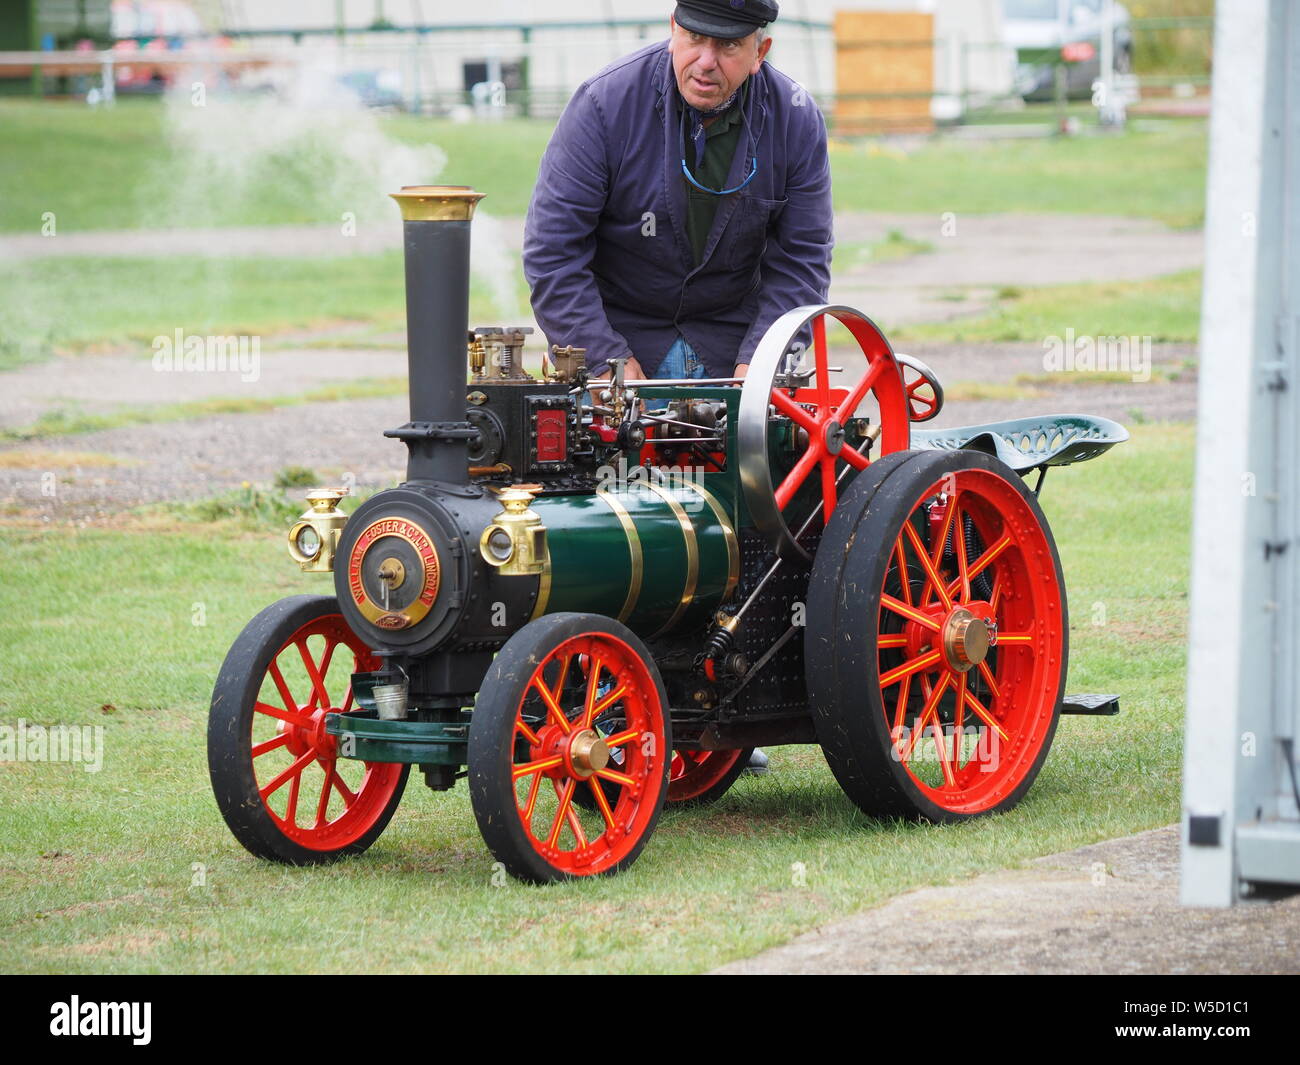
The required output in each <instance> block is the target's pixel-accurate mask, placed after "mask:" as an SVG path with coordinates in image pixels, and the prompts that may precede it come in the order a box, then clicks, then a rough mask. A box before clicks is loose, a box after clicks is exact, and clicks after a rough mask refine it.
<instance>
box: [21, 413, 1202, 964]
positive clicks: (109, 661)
mask: <svg viewBox="0 0 1300 1065" xmlns="http://www.w3.org/2000/svg"><path fill="white" fill-rule="evenodd" d="M1192 448H1193V430H1192V428H1191V427H1190V426H1186V425H1177V426H1160V427H1151V426H1147V427H1140V428H1138V430H1137V431H1136V432H1135V433H1134V439H1133V441H1132V442H1131V443H1129V444H1125V445H1122V446H1121V447H1119V448H1117V449H1116V450H1115V451H1114V452H1112V453H1110V454H1109V455H1107V456H1105V457H1104V458H1102V459H1101V460H1099V461H1096V462H1090V463H1086V464H1084V465H1082V466H1078V467H1075V468H1072V469H1069V470H1061V471H1056V472H1054V473H1053V475H1052V476H1051V477H1050V478H1049V479H1048V483H1047V485H1046V488H1045V490H1044V504H1045V507H1046V511H1047V514H1048V517H1049V519H1050V520H1051V521H1052V523H1053V527H1054V529H1055V532H1056V536H1057V540H1058V543H1059V546H1060V550H1061V557H1062V563H1063V566H1064V569H1065V573H1066V579H1067V582H1068V585H1069V588H1070V594H1071V620H1072V624H1071V634H1070V639H1071V650H1072V664H1071V681H1070V688H1071V690H1072V691H1110V692H1118V693H1119V694H1120V695H1121V697H1122V700H1123V705H1124V713H1123V714H1122V715H1121V716H1120V717H1119V718H1117V719H1092V718H1066V719H1064V721H1063V722H1062V725H1061V728H1060V730H1059V732H1058V734H1057V739H1056V744H1055V747H1054V750H1053V753H1052V754H1051V756H1050V757H1049V759H1048V761H1047V764H1046V767H1045V769H1044V771H1043V773H1042V775H1041V776H1040V777H1039V780H1038V783H1037V784H1036V785H1035V787H1034V789H1033V790H1032V791H1031V792H1030V794H1029V796H1028V798H1027V799H1026V801H1025V802H1024V803H1022V804H1021V805H1020V806H1019V807H1018V808H1016V809H1015V810H1013V811H1010V812H1009V813H1007V814H1004V815H1001V816H999V817H996V818H990V819H985V820H981V821H977V822H973V823H970V824H966V825H961V826H947V827H933V826H915V825H905V824H895V823H879V822H874V821H871V820H868V819H867V818H865V817H863V816H862V815H860V814H859V813H857V812H856V810H855V809H854V808H853V807H852V806H850V804H849V803H848V801H847V800H846V799H845V798H844V797H843V796H842V794H841V793H840V791H839V789H838V788H837V786H836V784H835V782H834V780H833V779H832V778H831V775H830V772H829V770H828V769H827V768H826V766H825V763H824V761H823V760H822V757H821V755H820V753H819V752H818V751H817V750H816V749H815V748H778V749H775V750H774V751H773V752H772V754H773V764H774V766H775V767H776V768H775V771H774V772H772V773H771V774H769V775H768V776H766V777H763V778H753V779H744V780H742V781H741V782H740V783H739V784H738V785H737V786H736V788H735V789H734V790H733V791H732V792H731V793H730V794H729V795H728V796H727V797H726V798H725V799H724V800H722V801H721V802H720V803H719V804H718V805H716V806H715V807H713V808H712V809H710V810H705V811H698V812H670V813H666V814H665V816H664V817H663V819H662V820H661V822H660V825H659V830H658V832H657V834H656V836H655V838H654V839H653V840H652V841H651V843H650V845H649V846H648V847H647V849H646V851H645V852H644V854H643V855H642V857H641V859H640V860H639V861H638V862H637V864H636V865H635V866H634V867H633V869H632V870H631V871H630V872H629V873H628V874H627V875H624V876H621V877H618V878H614V879H602V880H599V881H596V882H583V883H576V884H565V885H559V886H554V887H550V888H545V889H538V888H530V887H525V886H522V885H519V884H516V883H514V882H512V881H510V882H506V883H504V884H501V885H499V886H497V885H494V883H493V878H492V858H491V856H490V854H489V853H488V851H487V850H486V848H485V847H484V846H483V844H482V842H481V840H480V839H479V836H478V832H477V829H476V826H475V824H474V820H473V815H472V812H471V810H470V805H469V799H468V795H467V793H466V791H465V789H464V788H463V787H462V788H458V790H456V791H453V792H451V793H449V794H445V795H435V794H433V793H431V792H428V791H426V790H425V789H424V788H423V786H422V785H420V784H418V783H417V780H418V777H417V778H414V779H413V780H412V782H411V784H410V786H409V788H408V791H407V796H406V799H405V801H404V803H403V806H402V808H401V809H400V810H399V811H398V814H397V816H396V818H395V819H394V821H393V824H392V825H391V826H390V827H389V829H388V831H387V833H386V834H385V835H384V837H383V838H382V839H381V840H380V841H379V842H378V843H377V844H376V845H375V846H374V847H373V848H372V849H371V850H370V851H369V852H368V853H367V854H366V855H364V856H362V857H361V858H359V859H355V860H352V861H349V862H346V863H343V864H340V865H337V866H333V867H330V868H318V869H288V868H282V867H278V866H272V865H268V864H264V863H262V862H259V861H257V860H255V859H253V858H252V857H251V856H249V855H248V854H246V853H245V852H244V851H243V850H242V849H241V848H240V847H239V846H238V844H236V843H235V841H234V839H233V838H232V837H231V836H230V834H229V833H228V831H227V830H226V827H225V825H224V823H223V822H222V820H221V818H220V816H219V814H218V813H217V810H216V806H215V803H214V801H213V799H212V796H211V794H210V792H209V786H208V781H207V770H206V759H205V753H204V743H205V737H204V728H205V718H206V710H207V702H208V699H209V696H210V692H211V687H212V682H213V679H214V677H215V675H216V672H217V669H218V667H219V666H220V663H221V660H222V658H223V656H224V654H225V651H226V648H227V647H228V646H229V644H230V642H231V641H232V640H233V638H234V637H235V635H236V634H237V633H238V631H239V630H240V629H241V628H242V626H243V625H244V624H245V622H246V621H247V620H248V619H249V618H250V617H251V616H252V615H253V614H254V613H255V612H256V611H257V610H259V609H261V607H263V606H265V605H266V604H268V603H270V602H271V601H273V600H275V599H277V598H279V597H281V596H287V595H292V594H296V593H299V592H304V591H315V592H322V591H326V590H327V589H328V586H329V585H328V580H327V579H322V578H310V577H307V576H304V575H302V574H299V573H297V572H296V570H294V569H293V568H292V567H291V564H290V563H289V561H288V559H287V558H286V557H285V555H284V549H283V546H282V538H281V537H280V535H279V534H278V533H276V532H274V531H271V530H268V531H267V532H265V533H262V534H248V533H244V532H240V531H239V529H238V527H236V526H219V527H216V528H215V529H214V528H211V527H207V526H199V527H197V528H196V527H195V526H193V525H188V524H184V523H175V522H172V523H167V522H165V521H163V523H162V524H161V525H159V526H158V527H157V528H155V529H153V530H152V531H151V532H150V533H149V534H142V533H140V532H126V531H107V530H86V531H80V532H77V531H71V530H62V529H33V530H28V529H19V528H14V527H0V568H2V569H3V572H4V573H5V580H4V582H3V584H2V585H0V674H2V675H3V677H4V681H5V683H4V686H3V688H0V724H6V725H15V724H16V723H17V721H18V720H19V719H20V718H21V719H24V720H26V721H27V722H29V723H42V724H53V723H62V724H68V725H99V726H103V728H104V736H105V739H104V743H105V752H106V753H105V756H104V761H103V767H102V770H101V771H100V772H97V773H88V772H86V771H85V770H84V768H83V767H81V766H78V765H72V764H50V763H27V762H22V763H17V762H14V763H3V764H0V825H2V826H3V829H4V831H3V832H2V833H0V969H2V970H3V971H6V972H55V971H57V972H78V973H79V972H103V971H111V972H140V971H148V972H188V971H196V970H198V971H221V972H264V971H276V972H309V971H317V970H325V971H331V972H334V971H337V972H380V971H476V972H477V971H503V970H505V971H519V972H540V971H548V972H552V971H607V970H616V971H673V972H693V971H699V970H704V969H708V968H710V967H712V966H714V965H717V964H721V963H723V962H726V961H728V960H731V959H734V958H738V957H743V956H746V955H749V954H752V953H754V952H756V951H757V950H759V949H761V948H763V947H766V946H770V945H773V944H776V943H779V942H782V941H784V940H786V939H788V938H789V937H791V936H793V935H795V934H797V933H799V932H801V931H804V930H805V929H807V928H808V927H809V926H812V925H817V924H821V923H825V922H827V921H831V920H834V919H836V918H839V917H842V916H845V915H848V914H850V913H853V912H855V911H857V910H860V909H862V908H863V907H867V906H871V905H874V904H877V903H879V902H881V901H883V900H884V899H886V898H888V897H889V896H891V895H894V894H896V893H898V892H900V891H905V890H907V889H909V888H912V887H915V886H919V885H923V884H935V883H945V882H948V881H952V880H959V879H961V878H963V877H967V876H970V875H971V874H973V873H976V872H978V871H981V870H986V869H993V868H1000V867H1003V866H1006V865H1008V864H1014V863H1016V862H1019V861H1022V860H1024V859H1027V858H1030V857H1033V856H1036V855H1041V854H1046V853H1051V852H1054V851H1058V850H1061V849H1064V848H1069V847H1073V846H1076V845H1080V844H1083V843H1087V842H1091V841H1095V840H1099V839H1103V838H1107V837H1111V836H1116V835H1121V834H1124V833H1128V832H1133V831H1137V830H1140V829H1146V828H1151V827H1154V826H1157V825H1161V824H1167V823H1169V822H1171V821H1173V820H1175V819H1176V818H1177V816H1178V809H1179V776H1180V758H1181V735H1182V714H1183V685H1184V675H1183V670H1184V663H1185V652H1184V644H1185V614H1186V608H1187V599H1186V596H1187V567H1188V546H1189V545H1188V542H1187V537H1188V534H1187V529H1188V528H1189V510H1190V483H1191V475H1192ZM1139 492H1140V493H1141V494H1140V497H1139V495H1138V493H1139ZM159 520H160V521H161V520H162V519H159ZM37 589H39V591H37ZM196 622H202V623H201V624H197V623H196ZM795 863H802V864H803V866H804V868H805V870H806V882H805V883H803V884H802V885H800V884H799V883H797V882H796V881H797V880H798V878H797V877H795V876H794V875H793V874H792V866H794V864H795Z"/></svg>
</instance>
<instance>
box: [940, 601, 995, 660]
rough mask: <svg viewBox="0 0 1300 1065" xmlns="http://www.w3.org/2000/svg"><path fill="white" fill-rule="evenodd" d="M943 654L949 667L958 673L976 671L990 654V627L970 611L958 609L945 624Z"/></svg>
mask: <svg viewBox="0 0 1300 1065" xmlns="http://www.w3.org/2000/svg"><path fill="white" fill-rule="evenodd" d="M942 641H943V654H944V657H945V658H946V659H947V660H948V667H949V668H950V669H953V670H955V671H956V672H958V673H965V672H967V671H969V670H971V669H974V668H975V667H976V666H978V665H979V664H980V663H981V662H983V661H984V659H985V657H987V655H988V653H989V646H990V643H991V641H990V639H989V625H988V622H987V621H985V620H984V619H983V618H981V617H976V616H975V615H974V614H972V613H971V612H970V611H969V610H965V609H962V608H958V609H957V610H954V611H953V612H952V613H951V614H950V615H949V616H948V620H947V621H945V622H944V625H943V631H942Z"/></svg>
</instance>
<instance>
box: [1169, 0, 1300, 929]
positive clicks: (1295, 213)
mask: <svg viewBox="0 0 1300 1065" xmlns="http://www.w3.org/2000/svg"><path fill="white" fill-rule="evenodd" d="M1214 57H1215V74H1214V90H1213V107H1212V111H1211V120H1210V170H1209V188H1208V210H1207V217H1206V266H1205V292H1204V296H1203V303H1202V312H1201V379H1200V392H1199V406H1198V430H1197V462H1196V498H1195V507H1194V531H1193V549H1192V600H1191V632H1190V643H1189V648H1188V670H1187V738H1186V752H1185V759H1184V777H1183V807H1184V808H1183V838H1182V899H1183V901H1184V902H1185V903H1188V904H1194V905H1212V906H1226V905H1230V904H1231V903H1233V902H1234V901H1235V900H1236V899H1237V898H1239V897H1240V896H1241V895H1243V894H1249V893H1251V891H1252V890H1253V888H1254V886H1255V885H1256V884H1260V883H1264V882H1274V883H1290V884H1300V810H1298V809H1297V806H1296V802H1295V800H1294V798H1293V791H1292V783H1291V780H1292V778H1291V771H1292V768H1293V767H1292V766H1291V765H1288V761H1289V756H1288V753H1287V752H1288V747H1287V744H1286V741H1287V739H1288V738H1290V737H1294V736H1295V734H1296V726H1297V721H1296V716H1297V713H1300V708H1298V707H1297V705H1296V704H1297V699H1296V690H1297V689H1296V672H1297V668H1300V664H1298V662H1297V659H1298V657H1300V655H1298V653H1297V647H1296V639H1297V628H1296V620H1295V619H1296V612H1297V610H1298V609H1300V587H1298V586H1297V565H1296V555H1297V552H1300V537H1298V535H1297V533H1298V525H1297V522H1298V520H1300V502H1298V501H1300V455H1297V451H1296V448H1297V436H1296V431H1297V430H1296V427H1297V422H1298V421H1300V379H1298V378H1297V374H1296V348H1297V341H1298V340H1300V335H1298V331H1297V313H1298V312H1300V2H1288V0H1239V2H1237V3H1233V4H1232V5H1231V6H1229V5H1226V4H1224V5H1221V6H1220V8H1219V15H1218V17H1217V19H1216V24H1215V41H1214ZM1290 757H1293V754H1292V755H1291V756H1290Z"/></svg>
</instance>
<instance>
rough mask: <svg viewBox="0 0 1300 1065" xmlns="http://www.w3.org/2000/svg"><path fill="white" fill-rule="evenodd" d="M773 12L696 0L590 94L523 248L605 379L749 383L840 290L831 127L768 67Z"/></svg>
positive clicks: (551, 308)
mask: <svg viewBox="0 0 1300 1065" xmlns="http://www.w3.org/2000/svg"><path fill="white" fill-rule="evenodd" d="M777 14H778V6H777V4H776V3H774V2H770V0H682V2H681V3H679V4H678V5H677V8H676V11H675V12H674V14H673V17H672V18H671V19H670V28H671V36H670V38H669V40H668V41H667V42H666V43H662V42H661V43H658V44H654V45H651V46H649V47H647V48H643V49H641V50H640V51H638V52H634V53H633V54H632V55H630V56H626V57H624V58H623V59H621V60H619V61H618V62H616V63H614V64H612V65H611V66H609V67H606V68H605V69H604V70H602V71H601V72H600V73H598V74H596V75H595V76H594V77H592V78H591V79H589V80H588V81H586V82H584V83H583V85H582V86H580V87H579V89H578V91H577V92H576V93H575V94H574V96H573V99H572V100H570V102H569V105H568V107H567V108H566V109H565V111H564V114H563V115H562V116H561V118H560V121H559V124H558V125H557V126H556V129H555V133H554V134H553V135H552V137H551V142H550V145H549V146H548V147H547V149H546V154H545V155H544V157H543V159H542V164H541V169H540V172H539V174H538V179H537V185H536V188H535V190H534V193H533V199H532V204H531V205H530V207H529V211H528V222H527V225H526V228H525V236H524V274H525V276H526V277H527V279H528V283H529V285H530V286H531V289H532V303H533V311H534V314H535V315H536V317H537V321H538V323H539V325H540V326H541V327H542V330H543V332H545V334H546V336H547V339H548V341H549V342H550V343H552V344H560V345H572V346H574V347H580V348H585V349H586V350H587V366H588V369H589V371H590V372H591V374H592V376H593V377H603V376H607V375H608V373H609V360H610V359H614V358H626V359H627V360H628V361H627V369H626V374H627V376H628V377H629V378H641V377H645V376H646V375H651V376H655V377H703V376H709V377H728V376H736V377H741V376H744V374H745V372H746V371H747V369H748V365H749V360H750V358H751V357H752V356H753V353H754V349H755V347H756V346H757V345H758V342H759V340H760V339H761V338H762V336H763V334H764V332H765V331H766V330H767V328H768V326H770V325H771V324H772V322H773V321H775V320H776V318H778V317H779V316H780V315H781V314H783V313H784V312H786V311H788V310H790V309H791V308H792V307H797V306H800V305H803V304H809V303H824V302H825V301H826V292H827V288H828V287H829V284H830V256H831V245H832V239H831V219H832V214H831V179H830V166H829V163H828V160H827V155H826V125H825V122H824V121H823V119H822V116H821V112H820V111H819V110H818V109H817V105H816V104H815V103H814V102H813V101H812V99H811V97H809V96H808V95H807V93H806V92H805V91H804V90H803V89H802V88H801V87H800V86H799V85H798V84H797V83H795V82H794V81H792V80H791V79H790V78H788V77H787V76H786V75H784V74H782V73H780V72H779V71H777V70H775V69H774V68H773V67H772V66H770V65H769V64H767V63H766V59H767V54H768V52H769V51H770V49H771V47H772V40H771V38H770V37H768V36H767V33H766V27H767V25H768V24H769V23H770V22H772V21H773V20H775V19H776V17H777Z"/></svg>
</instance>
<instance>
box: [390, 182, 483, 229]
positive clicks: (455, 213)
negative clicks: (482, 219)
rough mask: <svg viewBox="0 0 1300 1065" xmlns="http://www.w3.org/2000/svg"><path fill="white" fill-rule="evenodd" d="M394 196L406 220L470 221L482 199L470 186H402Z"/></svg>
mask: <svg viewBox="0 0 1300 1065" xmlns="http://www.w3.org/2000/svg"><path fill="white" fill-rule="evenodd" d="M391 196H392V198H393V199H395V200H396V201H397V206H398V207H400V208H401V209H402V220H403V221H406V222H468V221H469V220H470V219H471V218H473V217H474V208H475V207H476V206H477V204H478V201H479V200H481V199H483V193H481V192H475V191H474V190H473V189H472V188H470V187H469V186H468V185H403V186H402V191H401V192H394V193H391Z"/></svg>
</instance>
